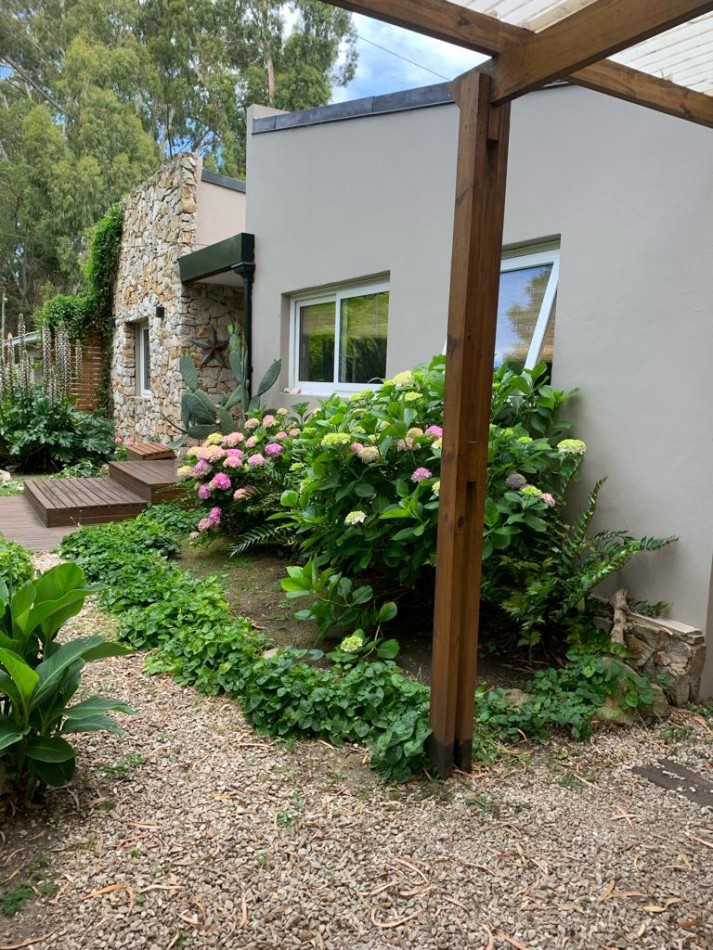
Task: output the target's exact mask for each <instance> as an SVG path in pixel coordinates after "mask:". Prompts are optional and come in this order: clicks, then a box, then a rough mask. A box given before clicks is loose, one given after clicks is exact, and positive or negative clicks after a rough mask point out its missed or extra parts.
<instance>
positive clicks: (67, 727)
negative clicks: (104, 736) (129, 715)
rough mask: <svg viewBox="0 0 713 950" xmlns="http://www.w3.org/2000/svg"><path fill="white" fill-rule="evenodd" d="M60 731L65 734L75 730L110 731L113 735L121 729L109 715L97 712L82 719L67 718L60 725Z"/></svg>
mask: <svg viewBox="0 0 713 950" xmlns="http://www.w3.org/2000/svg"><path fill="white" fill-rule="evenodd" d="M62 732H63V733H64V734H66V735H71V734H72V733H77V732H112V733H114V735H119V734H120V733H121V732H123V729H122V728H121V726H120V725H119V724H118V723H117V722H114V720H113V719H110V718H109V716H104V715H102V714H98V715H96V716H87V717H85V718H84V719H68V720H67V722H65V724H64V726H63V727H62Z"/></svg>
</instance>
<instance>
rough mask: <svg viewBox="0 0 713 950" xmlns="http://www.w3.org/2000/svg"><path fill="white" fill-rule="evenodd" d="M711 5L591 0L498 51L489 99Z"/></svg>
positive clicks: (684, 0)
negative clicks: (550, 24)
mask: <svg viewBox="0 0 713 950" xmlns="http://www.w3.org/2000/svg"><path fill="white" fill-rule="evenodd" d="M710 10H713V0H706V2H701V0H596V2H595V3H590V4H589V5H588V6H586V7H584V8H583V9H581V10H578V11H577V12H576V13H572V14H571V15H570V16H568V17H566V18H565V19H563V20H558V21H557V23H554V24H553V25H552V26H550V27H548V29H546V30H544V31H543V32H542V33H532V34H531V35H530V36H528V37H527V38H526V39H522V40H518V41H517V42H515V43H513V44H512V45H511V46H509V47H507V49H505V50H504V51H503V52H502V53H500V54H499V55H498V57H497V59H496V60H494V61H493V67H492V75H493V102H495V103H496V104H502V103H503V102H507V101H508V100H510V99H513V98H515V96H521V95H523V94H524V93H526V92H531V91H532V90H533V89H538V88H539V87H540V86H542V85H544V84H545V83H548V82H551V81H552V80H553V79H560V78H561V77H562V76H568V75H569V74H570V73H576V72H577V71H578V70H580V69H583V68H584V67H586V66H589V65H590V64H592V63H595V62H599V61H600V60H603V59H605V58H606V57H607V56H610V55H611V54H612V53H618V52H619V51H620V50H623V49H626V48H628V47H629V46H633V45H634V44H636V43H640V42H642V41H643V40H647V39H649V38H650V37H652V36H656V35H657V34H658V33H663V32H665V31H666V30H669V29H672V28H673V27H675V26H679V25H680V24H681V23H685V22H686V21H688V20H690V19H692V18H693V17H697V16H700V15H701V14H703V13H708V12H709V11H710Z"/></svg>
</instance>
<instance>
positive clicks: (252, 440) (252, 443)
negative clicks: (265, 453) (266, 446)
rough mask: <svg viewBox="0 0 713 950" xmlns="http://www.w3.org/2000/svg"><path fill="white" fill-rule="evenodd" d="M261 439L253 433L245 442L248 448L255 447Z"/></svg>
mask: <svg viewBox="0 0 713 950" xmlns="http://www.w3.org/2000/svg"><path fill="white" fill-rule="evenodd" d="M259 441H260V440H259V439H258V437H257V436H256V435H251V436H250V438H249V439H248V440H247V441H246V443H245V448H246V449H254V448H255V446H256V445H257V444H258V442H259Z"/></svg>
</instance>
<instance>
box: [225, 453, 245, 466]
mask: <svg viewBox="0 0 713 950" xmlns="http://www.w3.org/2000/svg"><path fill="white" fill-rule="evenodd" d="M244 454H245V453H244V452H241V451H240V449H231V450H230V451H229V452H228V457H227V458H225V459H223V468H240V467H241V466H242V464H243V456H244Z"/></svg>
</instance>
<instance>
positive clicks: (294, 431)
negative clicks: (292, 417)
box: [288, 426, 300, 439]
mask: <svg viewBox="0 0 713 950" xmlns="http://www.w3.org/2000/svg"><path fill="white" fill-rule="evenodd" d="M299 434H300V430H299V429H298V428H297V426H295V427H294V428H292V429H290V431H289V433H288V435H289V436H290V438H291V439H296V438H297V436H298V435H299Z"/></svg>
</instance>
